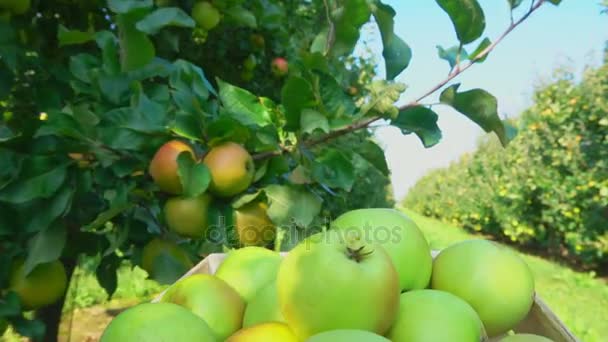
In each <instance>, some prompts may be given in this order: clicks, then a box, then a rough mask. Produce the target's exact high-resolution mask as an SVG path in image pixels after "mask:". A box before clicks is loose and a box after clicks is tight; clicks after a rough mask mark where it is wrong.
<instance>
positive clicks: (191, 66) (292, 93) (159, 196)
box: [0, 0, 556, 337]
mask: <svg viewBox="0 0 608 342" xmlns="http://www.w3.org/2000/svg"><path fill="white" fill-rule="evenodd" d="M552 2H553V3H556V2H555V1H552ZM6 3H9V4H13V5H14V4H16V3H17V2H14V1H11V0H9V1H6V2H2V4H3V5H2V6H4V7H2V6H0V12H1V13H0V14H1V15H0V101H1V102H0V112H1V113H3V117H2V121H1V122H0V165H2V168H0V237H1V238H2V243H1V245H0V251H2V253H1V254H0V255H1V256H0V259H1V260H0V262H1V263H2V264H4V265H9V264H11V263H12V262H13V260H15V259H17V258H25V260H26V261H25V262H26V268H28V269H29V270H31V269H33V268H34V267H35V266H36V265H37V264H40V263H43V262H48V261H52V260H56V259H58V258H59V259H61V260H62V261H63V262H64V264H66V265H68V266H70V265H71V266H73V265H74V264H75V261H76V260H77V258H78V257H79V256H80V255H83V254H85V255H89V256H95V257H98V258H100V262H99V265H98V267H97V269H96V276H97V278H98V281H99V283H100V285H102V286H103V287H104V288H105V290H106V291H107V292H108V293H109V294H111V293H112V292H113V291H114V290H115V289H116V287H117V275H116V271H117V269H119V267H120V265H121V264H122V261H123V260H127V261H131V262H132V263H133V264H140V263H141V254H142V247H143V246H144V245H145V244H146V243H147V242H149V241H150V240H152V239H153V238H157V237H158V236H161V237H162V239H164V240H171V241H174V242H176V243H179V245H180V248H183V249H184V250H186V251H187V252H188V253H189V255H190V257H191V258H192V259H193V261H194V260H197V259H199V258H200V257H202V256H204V255H206V254H208V253H211V252H217V251H222V250H224V249H226V248H234V247H239V245H238V243H236V242H235V241H234V232H233V231H232V227H231V222H230V221H231V219H230V218H231V217H232V214H231V213H232V209H233V207H238V206H240V205H244V204H246V203H248V202H249V201H252V200H254V199H255V200H263V201H266V202H268V205H269V206H268V215H269V217H270V219H271V220H272V221H273V222H274V223H275V225H277V226H278V229H279V234H277V239H276V241H275V242H274V244H273V246H269V247H273V248H275V249H282V250H286V249H289V248H291V246H293V245H294V244H295V243H297V242H298V241H299V240H300V239H301V238H303V237H305V236H307V235H309V234H311V233H313V232H315V231H316V230H317V229H318V228H320V227H322V226H323V225H324V224H325V220H324V219H323V218H322V217H321V215H320V214H321V213H323V214H327V215H330V216H331V215H336V214H338V213H340V212H341V211H344V210H346V209H347V208H350V207H358V206H368V205H384V204H388V203H386V202H385V200H386V199H385V196H384V192H383V191H378V190H383V189H385V188H386V179H387V178H386V177H387V175H388V170H387V168H386V161H385V160H384V155H383V153H382V150H381V149H380V148H379V147H378V146H377V145H376V144H375V143H374V142H373V140H371V139H369V133H366V132H365V129H366V128H367V127H368V126H369V125H370V124H372V123H374V122H377V121H379V120H386V121H388V122H389V123H390V124H392V125H394V126H396V127H399V128H400V129H401V131H402V132H403V133H404V134H410V133H415V134H417V135H418V136H419V137H420V138H421V140H422V141H423V142H424V144H425V146H432V145H434V144H436V143H437V142H438V141H439V138H440V137H441V132H440V130H439V127H437V124H436V122H437V116H436V114H435V113H434V112H433V111H432V110H431V109H430V108H428V106H426V105H424V104H423V103H420V102H419V101H420V100H422V99H424V98H425V97H426V96H428V95H429V94H431V93H433V92H434V91H436V90H438V89H439V88H441V86H443V85H445V84H447V83H448V82H449V81H450V80H451V79H453V78H454V77H456V76H457V75H458V74H459V73H460V72H461V71H463V70H466V69H467V68H468V67H470V66H471V65H473V64H475V63H478V62H481V61H483V59H484V58H485V57H486V56H487V55H488V53H489V52H490V50H491V49H492V47H493V46H489V45H488V42H489V41H488V40H487V39H484V40H483V41H481V43H480V44H476V43H475V41H476V40H477V39H478V38H480V37H481V36H482V34H483V31H484V28H485V17H484V13H483V10H482V8H481V7H480V6H479V4H478V3H477V0H456V1H438V3H439V5H440V6H441V7H442V8H443V9H444V10H445V11H446V13H447V14H448V16H449V18H450V19H451V20H452V22H453V23H454V28H455V30H456V36H457V38H458V40H459V46H460V48H464V46H465V45H467V44H475V46H478V48H477V49H476V50H475V51H476V52H475V53H473V54H471V55H470V56H468V62H467V63H468V64H467V65H466V66H464V67H463V68H462V69H460V68H458V67H459V65H458V63H460V62H464V61H459V60H458V59H456V61H455V62H454V63H455V64H454V63H453V66H454V67H455V68H454V70H453V72H452V73H451V74H450V75H448V77H447V78H446V80H444V81H442V82H440V83H439V85H438V86H437V87H435V88H434V89H432V90H431V91H429V92H427V93H426V95H424V96H422V97H421V98H420V100H418V101H415V102H412V103H410V104H408V105H406V106H402V107H397V106H395V102H396V101H397V100H398V99H399V97H400V95H401V94H402V93H403V92H404V91H405V89H406V87H405V85H403V84H400V83H397V82H395V81H394V78H395V77H397V76H398V75H399V74H400V73H401V72H402V71H403V70H404V69H405V68H406V67H407V66H408V65H409V62H410V59H411V57H412V51H411V49H410V47H409V46H408V45H407V44H406V43H405V42H404V41H403V40H402V39H401V38H400V37H398V36H397V35H396V34H395V33H394V32H393V26H394V16H395V11H394V10H393V9H392V8H391V7H390V6H388V5H386V4H383V3H382V2H381V1H380V0H357V1H354V0H348V1H346V0H324V1H321V0H313V1H301V0H300V1H298V0H288V1H279V0H254V1H243V0H214V1H212V3H211V4H205V5H201V4H200V3H198V1H193V0H157V1H152V0H107V1H101V0H89V1H74V0H47V1H42V0H33V1H31V7H30V8H21V7H20V8H14V7H13V6H12V5H11V6H9V5H5V4H6ZM23 3H25V2H23ZM23 3H21V2H19V4H23ZM543 3H545V2H544V1H542V0H535V1H534V2H533V4H535V6H533V7H531V8H530V10H529V12H527V13H526V14H525V16H523V17H522V18H521V20H519V21H517V22H514V23H512V24H511V26H510V27H509V28H508V30H507V32H506V33H508V32H510V31H511V30H512V29H514V28H515V26H517V25H519V24H520V23H521V22H522V21H523V20H524V19H526V18H527V17H528V16H529V15H530V14H531V13H532V12H533V11H535V10H536V9H538V8H539V7H540V6H541V5H542V4H543ZM27 4H28V5H29V4H30V2H29V1H28V2H27ZM461 5H462V6H461ZM193 8H195V9H196V12H197V13H195V14H194V15H193V16H192V17H191V16H190V13H191V11H192V10H193ZM203 8H206V9H209V8H215V9H214V10H213V11H214V12H213V14H209V13H207V14H205V13H201V9H203ZM217 13H219V15H220V21H219V24H218V23H216V21H217V16H216V15H215V14H217ZM210 17H214V18H211V19H210ZM372 18H373V19H374V20H375V22H376V24H377V25H378V29H379V31H380V33H381V35H382V43H383V53H382V55H383V57H384V63H385V66H386V70H387V71H388V75H387V76H388V77H387V78H388V79H387V80H379V79H377V78H375V77H374V72H373V70H374V65H372V64H371V63H370V61H368V60H365V59H361V58H355V57H353V56H352V52H353V50H354V48H355V45H356V44H357V42H358V40H359V31H360V29H361V27H362V26H363V25H364V24H365V23H366V22H369V21H371V20H372ZM206 20H207V22H203V21H206ZM216 25H217V26H216ZM227 37H228V39H227ZM483 47H486V48H485V49H483ZM480 49H481V50H480ZM459 50H460V49H459ZM278 57H280V58H284V59H285V60H287V61H288V63H289V67H288V70H289V72H288V74H287V75H285V77H282V76H283V75H279V74H277V73H276V72H275V73H273V72H272V63H271V61H272V60H275V59H276V58H278ZM461 94H468V96H467V98H468V99H469V100H472V101H478V102H483V103H495V99H494V97H492V96H491V95H489V94H487V93H485V92H482V91H480V90H475V91H474V92H472V93H471V92H464V93H461ZM455 97H457V96H456V95H455ZM493 101H494V102H493ZM454 106H455V107H459V108H460V107H462V106H461V103H460V102H459V101H457V99H456V101H455V102H454ZM486 107H487V106H485V105H484V108H481V107H475V108H468V107H466V106H464V107H462V108H460V109H459V110H461V111H462V113H463V114H464V115H466V116H468V117H470V118H472V119H473V120H474V121H475V122H476V123H478V124H480V125H481V126H482V127H484V128H486V129H490V130H492V131H494V132H496V133H497V134H498V135H499V136H501V137H507V136H508V135H507V134H506V129H505V127H504V126H503V125H502V123H500V122H499V120H498V116H497V114H496V113H495V111H494V112H493V111H492V110H491V109H492V108H486ZM413 108H415V109H417V110H413V111H412V109H413ZM423 108H424V109H423ZM478 109H483V112H481V113H477V112H476V111H477V110H478ZM488 109H489V110H488ZM358 130H363V133H358V134H357V135H356V136H354V137H352V138H343V139H342V140H338V141H337V142H334V141H336V139H338V138H340V137H343V136H346V135H348V134H350V133H352V132H354V131H358ZM172 139H180V140H182V141H187V142H188V143H189V144H190V145H191V146H193V147H194V149H195V152H196V155H197V157H199V158H200V157H202V156H204V154H205V153H206V152H207V151H208V150H209V149H210V148H212V147H213V146H216V145H218V144H220V143H222V142H227V141H232V142H236V143H240V144H242V145H243V146H245V148H246V149H247V150H248V151H249V152H250V153H251V154H252V155H253V158H254V160H255V169H256V172H255V181H254V184H253V185H252V186H251V187H250V188H249V189H248V190H247V191H246V192H245V193H243V194H240V196H236V197H235V198H230V199H217V198H216V199H214V201H213V204H212V206H211V208H210V209H209V213H210V214H209V216H210V218H209V224H210V229H209V234H208V235H209V236H208V237H207V238H203V239H200V240H190V239H185V238H183V237H179V236H176V235H175V234H173V233H171V232H169V231H168V230H167V229H166V227H165V224H164V218H163V213H162V210H161V208H162V207H163V204H164V202H165V201H166V200H167V198H168V197H167V194H165V193H162V192H161V191H159V189H158V187H157V186H156V185H155V184H154V182H153V181H152V179H151V177H150V176H149V174H148V173H147V168H148V163H149V161H150V160H151V158H152V156H153V155H154V153H155V152H156V151H157V150H158V148H159V147H160V146H161V145H163V144H164V143H166V142H167V141H169V140H172ZM349 139H354V140H349ZM357 139H358V140H357ZM502 141H503V142H504V143H506V142H507V139H504V138H503V139H502ZM355 143H356V144H357V145H355ZM179 160H180V162H179V172H178V174H179V176H180V181H181V183H182V187H187V189H186V192H185V194H184V195H186V196H188V195H190V196H194V195H196V194H200V193H203V192H205V191H206V190H207V187H208V185H209V181H210V179H209V177H210V173H209V171H208V170H207V169H206V166H204V165H203V164H199V163H192V162H188V160H186V159H184V158H179ZM356 182H357V185H355V183H356ZM359 183H361V184H362V186H358V185H359ZM186 185H187V186H186ZM371 187H373V191H372V190H370V188H371ZM370 191H371V192H373V193H374V196H373V197H370V196H368V192H370ZM376 196H377V197H376ZM368 198H369V201H368V200H367V199H368ZM212 236H213V239H211V237H212ZM157 261H158V262H157ZM177 262H178V261H177V260H175V258H174V257H172V256H171V255H168V253H161V254H160V255H159V256H158V257H157V258H156V259H155V260H154V265H159V266H163V267H160V268H161V270H159V272H155V273H158V274H155V276H156V279H158V280H164V281H172V280H174V279H175V276H177V275H178V274H177V272H176V271H175V267H173V266H175V265H176V263H177ZM70 269H71V267H68V271H70ZM6 273H7V272H2V273H0V289H2V298H0V302H1V304H2V307H3V308H4V307H6V308H5V309H6V310H4V311H2V314H1V317H7V318H8V319H9V321H10V322H11V323H12V324H13V325H14V327H15V328H16V329H17V330H18V331H19V332H20V333H21V334H23V335H28V336H34V337H40V336H41V335H42V334H43V331H44V329H43V326H42V325H41V324H40V322H39V321H37V320H28V319H25V318H24V317H23V315H22V313H21V309H20V306H19V301H18V299H17V300H15V298H16V297H15V296H14V295H11V292H7V291H4V289H7V288H8V277H7V274H6ZM5 293H6V294H5ZM9 299H10V300H9ZM39 314H40V315H41V317H40V318H45V317H44V313H43V312H39ZM46 318H48V317H46ZM47 320H48V319H47Z"/></svg>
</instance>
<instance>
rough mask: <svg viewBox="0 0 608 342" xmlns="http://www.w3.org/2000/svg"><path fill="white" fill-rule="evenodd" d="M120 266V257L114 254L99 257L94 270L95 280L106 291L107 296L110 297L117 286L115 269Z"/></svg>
mask: <svg viewBox="0 0 608 342" xmlns="http://www.w3.org/2000/svg"><path fill="white" fill-rule="evenodd" d="M119 266H120V258H119V257H117V256H116V254H110V255H108V256H106V257H105V258H103V259H101V262H100V263H99V265H98V266H97V269H96V270H95V277H96V278H97V282H98V283H99V285H101V287H102V288H103V289H104V290H105V291H106V293H107V294H108V297H112V295H113V294H114V292H115V291H116V288H117V287H118V277H117V275H116V271H117V270H118V267H119Z"/></svg>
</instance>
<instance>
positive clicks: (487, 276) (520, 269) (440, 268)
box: [431, 240, 534, 337]
mask: <svg viewBox="0 0 608 342" xmlns="http://www.w3.org/2000/svg"><path fill="white" fill-rule="evenodd" d="M431 287H432V288H434V289H437V290H442V291H447V292H450V293H452V294H454V295H456V296H458V297H460V298H462V299H464V300H465V301H466V302H468V303H469V304H470V305H471V306H472V307H473V309H475V311H477V314H479V317H480V318H481V321H482V322H483V324H484V326H485V328H486V332H487V333H488V335H489V336H490V337H493V336H496V335H500V334H502V333H505V332H507V331H509V330H510V329H512V328H513V327H515V326H516V325H517V323H519V322H520V321H521V320H522V319H524V318H525V317H526V315H527V314H528V312H529V311H530V308H531V307H532V303H533V302H534V277H533V275H532V272H531V271H530V268H529V267H528V265H527V264H526V263H525V262H524V261H523V260H522V259H521V258H520V257H519V256H518V255H517V254H515V253H514V252H512V251H511V250H509V249H507V248H506V247H503V246H501V245H499V244H497V243H494V242H490V241H486V240H469V241H463V242H459V243H456V244H454V245H452V246H449V247H448V248H446V249H444V250H443V251H441V253H439V255H438V256H437V257H436V258H435V261H434V262H433V276H432V279H431Z"/></svg>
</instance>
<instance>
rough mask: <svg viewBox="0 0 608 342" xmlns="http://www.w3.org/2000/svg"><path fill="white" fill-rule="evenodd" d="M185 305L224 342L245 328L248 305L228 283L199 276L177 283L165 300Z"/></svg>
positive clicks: (163, 300) (211, 277) (204, 275)
mask: <svg viewBox="0 0 608 342" xmlns="http://www.w3.org/2000/svg"><path fill="white" fill-rule="evenodd" d="M161 301H162V302H169V303H174V304H178V305H181V306H183V307H185V308H186V309H188V310H190V311H192V312H193V313H194V314H195V315H197V316H199V317H200V318H202V319H203V320H204V321H205V323H207V325H208V326H209V328H210V329H211V331H212V332H213V334H214V335H215V337H216V338H217V339H218V340H220V341H224V340H225V339H226V338H228V336H230V335H232V334H233V333H235V332H236V331H237V330H239V329H240V328H241V326H242V324H243V312H244V311H245V302H244V301H243V299H242V298H241V296H240V295H239V294H238V293H237V292H236V291H235V290H234V289H233V288H232V287H230V286H229V285H228V284H226V282H224V281H223V280H221V279H219V278H217V277H214V276H212V275H208V274H196V275H192V276H189V277H187V278H185V279H182V280H180V281H178V282H177V283H175V284H174V285H173V286H171V288H169V290H168V291H167V292H166V293H165V295H164V296H163V297H162V299H161Z"/></svg>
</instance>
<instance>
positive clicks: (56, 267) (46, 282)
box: [8, 260, 68, 310]
mask: <svg viewBox="0 0 608 342" xmlns="http://www.w3.org/2000/svg"><path fill="white" fill-rule="evenodd" d="M24 266H25V264H24V261H23V260H17V261H16V262H14V263H13V265H12V266H11V267H10V275H9V284H8V285H9V290H12V291H15V293H17V295H18V296H19V299H20V300H21V305H22V306H23V308H24V309H25V310H32V309H38V308H41V307H44V306H47V305H50V304H53V303H55V302H56V301H58V300H59V299H61V297H63V294H64V293H65V290H66V288H67V285H68V278H67V274H66V272H65V267H64V266H63V264H62V263H61V261H59V260H55V261H51V262H47V263H43V264H38V265H36V267H34V269H33V270H32V271H31V272H30V273H28V274H25V268H24Z"/></svg>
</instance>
